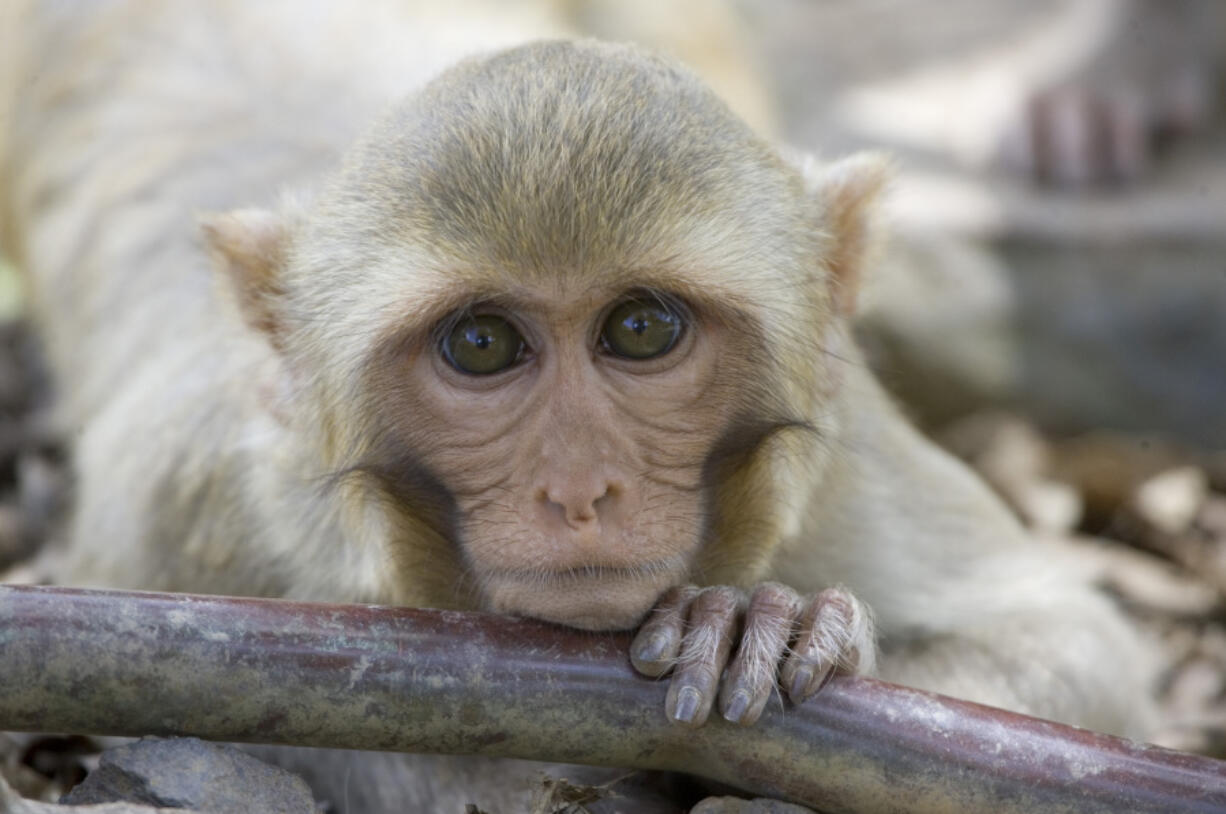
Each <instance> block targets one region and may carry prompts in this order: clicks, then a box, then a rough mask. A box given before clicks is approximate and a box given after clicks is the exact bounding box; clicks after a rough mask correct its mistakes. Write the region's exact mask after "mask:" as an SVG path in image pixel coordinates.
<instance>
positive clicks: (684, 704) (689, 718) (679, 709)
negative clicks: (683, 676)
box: [672, 687, 703, 724]
mask: <svg viewBox="0 0 1226 814" xmlns="http://www.w3.org/2000/svg"><path fill="white" fill-rule="evenodd" d="M702 701H703V699H702V693H701V692H699V690H698V688H697V687H682V688H681V689H680V690H678V692H677V701H676V703H675V704H674V706H673V715H672V717H673V720H674V721H677V722H678V723H682V724H689V723H694V719H695V716H697V715H698V710H699V708H701V707H702Z"/></svg>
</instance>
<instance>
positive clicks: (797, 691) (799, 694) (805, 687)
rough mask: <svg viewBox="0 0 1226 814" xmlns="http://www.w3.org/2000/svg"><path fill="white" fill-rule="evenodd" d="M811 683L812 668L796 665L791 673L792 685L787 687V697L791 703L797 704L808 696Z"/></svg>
mask: <svg viewBox="0 0 1226 814" xmlns="http://www.w3.org/2000/svg"><path fill="white" fill-rule="evenodd" d="M812 684H813V668H812V667H797V668H796V672H795V673H794V674H793V675H792V685H791V686H790V687H789V688H788V697H789V698H791V699H792V703H793V704H799V703H800V702H801V701H803V700H805V698H807V697H808V696H809V687H810V686H811V685H812Z"/></svg>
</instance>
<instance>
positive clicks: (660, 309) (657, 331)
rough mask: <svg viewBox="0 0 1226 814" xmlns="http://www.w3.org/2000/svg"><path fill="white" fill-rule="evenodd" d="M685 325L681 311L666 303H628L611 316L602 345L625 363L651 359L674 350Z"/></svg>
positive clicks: (650, 300)
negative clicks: (625, 360)
mask: <svg viewBox="0 0 1226 814" xmlns="http://www.w3.org/2000/svg"><path fill="white" fill-rule="evenodd" d="M648 296H649V297H650V296H651V295H648ZM684 324H685V323H684V320H683V319H682V317H681V313H680V310H679V309H678V308H675V307H673V306H671V305H670V304H669V303H667V302H666V301H664V300H663V299H660V298H652V299H647V298H633V299H628V300H626V301H625V302H623V303H620V304H618V305H617V306H616V307H614V308H613V310H612V311H611V312H610V313H609V316H608V318H607V319H606V320H605V323H604V328H603V329H601V333H600V341H601V343H602V344H603V345H604V347H605V349H606V350H608V351H609V352H610V353H613V354H614V355H616V356H621V357H622V358H624V359H652V358H654V357H656V356H663V355H664V354H666V353H668V352H669V351H670V350H672V349H673V346H674V345H676V344H677V340H678V339H679V338H680V337H681V330H682V328H683V327H684Z"/></svg>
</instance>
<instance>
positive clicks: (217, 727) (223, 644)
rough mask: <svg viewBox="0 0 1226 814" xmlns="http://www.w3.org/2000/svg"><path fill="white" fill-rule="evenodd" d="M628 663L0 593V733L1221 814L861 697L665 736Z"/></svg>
mask: <svg viewBox="0 0 1226 814" xmlns="http://www.w3.org/2000/svg"><path fill="white" fill-rule="evenodd" d="M628 643H629V640H628V637H627V636H626V635H624V634H594V633H587V632H582V631H576V630H569V629H566V628H561V627H555V626H551V625H548V624H544V623H540V622H533V621H525V620H516V619H508V618H503V617H497V616H491V615H486V614H477V613H459V612H454V611H433V610H421V609H415V608H399V607H375V606H366V605H327V604H315V603H301V602H288V601H281V600H263V599H233V598H225V597H215V596H193V595H178V594H152V593H124V592H110V591H87V590H78V589H69V588H40V587H30V586H0V729H9V730H25V731H60V732H75V733H92V734H108V735H144V734H157V735H196V736H199V737H203V738H209V739H212V740H222V741H247V742H253V743H280V744H291V745H298V746H329V747H341V748H352V749H381V750H392V751H405V752H441V753H452V754H482V755H500V756H507V757H519V758H533V759H538V760H548V761H562V762H571V763H588V764H596V765H611V766H624V767H634V768H643V769H668V770H676V771H683V772H690V773H692V774H696V775H701V776H705V777H708V778H711V779H714V780H719V781H722V782H724V783H727V784H730V785H733V786H736V787H739V788H742V789H745V790H746V791H749V792H752V793H754V794H760V795H765V796H770V797H778V798H782V799H787V800H792V801H794V802H798V803H802V804H805V805H809V806H812V807H815V808H819V809H821V810H823V811H829V812H857V814H871V813H872V812H908V813H914V814H920V813H921V812H949V811H992V812H994V814H1012V812H1018V814H1021V813H1022V812H1026V813H1027V814H1029V812H1034V811H1045V812H1070V814H1071V812H1078V813H1079V814H1087V813H1092V812H1111V814H1119V812H1185V811H1186V812H1206V814H1207V813H1208V812H1221V811H1226V762H1222V761H1216V760H1212V759H1210V758H1205V757H1199V756H1195V755H1190V754H1182V753H1178V752H1173V751H1169V750H1166V749H1161V748H1158V747H1155V746H1147V745H1142V744H1137V743H1132V742H1128V741H1124V740H1121V739H1118V738H1113V737H1110V736H1107V735H1100V734H1096V733H1093V732H1088V731H1085V730H1080V729H1074V728H1071V727H1067V726H1062V725H1059V724H1055V723H1050V722H1047V721H1042V720H1038V719H1035V718H1029V717H1026V716H1022V715H1016V714H1013V713H1009V712H1004V711H1002V710H997V709H992V708H989V707H984V706H980V705H977V704H972V703H968V702H965V701H958V700H954V699H952V698H946V697H943V696H939V695H934V694H932V693H926V692H919V691H916V690H911V689H907V688H904V687H898V686H894V685H890V684H886V683H884V682H880V681H874V680H871V679H862V678H838V679H835V680H834V681H832V682H831V683H830V684H829V685H828V686H827V687H825V688H824V689H823V690H822V691H821V692H820V693H819V694H818V696H817V697H816V698H814V699H812V700H811V701H810V702H808V703H806V704H805V705H804V706H803V707H801V708H792V707H787V708H783V707H780V706H778V705H775V706H773V708H770V709H768V710H767V712H766V713H765V715H764V716H763V718H762V720H760V721H759V722H758V723H757V724H756V725H755V726H752V727H748V728H741V727H738V726H734V725H732V724H728V723H726V722H725V721H722V720H712V721H710V722H708V723H707V725H706V726H704V727H702V728H701V729H698V730H689V729H683V728H680V727H678V726H676V725H673V724H670V723H669V722H668V721H667V720H666V718H665V716H664V711H663V710H664V694H665V690H666V685H665V683H664V682H660V681H653V680H651V679H647V678H643V677H641V676H639V675H637V674H636V673H635V672H634V671H633V669H632V668H631V667H630V665H629V663H628V660H627V657H626V653H627V649H628Z"/></svg>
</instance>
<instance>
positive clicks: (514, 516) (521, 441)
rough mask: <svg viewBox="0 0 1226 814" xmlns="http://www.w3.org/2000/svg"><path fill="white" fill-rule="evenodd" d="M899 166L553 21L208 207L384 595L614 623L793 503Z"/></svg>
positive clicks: (295, 416)
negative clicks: (263, 194) (796, 127)
mask: <svg viewBox="0 0 1226 814" xmlns="http://www.w3.org/2000/svg"><path fill="white" fill-rule="evenodd" d="M883 177H884V171H883V167H882V163H881V162H880V161H879V160H876V159H872V158H852V159H849V160H847V161H845V162H842V163H840V164H836V165H833V166H825V167H823V166H819V165H817V164H816V163H815V162H809V163H808V165H805V164H804V162H799V161H796V160H792V159H790V158H789V157H785V156H784V155H783V154H781V153H780V152H779V151H778V150H777V149H775V148H773V147H772V146H771V145H769V144H768V143H767V142H766V141H764V140H763V139H761V138H760V137H758V136H757V135H755V134H754V133H753V132H752V131H751V130H750V128H749V127H748V126H747V125H745V124H744V123H742V122H741V121H739V120H738V119H737V118H736V117H735V116H734V115H733V114H732V113H731V112H729V110H728V109H727V108H726V107H725V106H724V104H723V103H722V102H720V101H719V100H718V99H717V98H716V97H715V96H714V94H713V93H712V92H711V91H709V90H708V89H707V88H706V87H704V86H703V85H702V83H701V82H700V81H699V80H697V79H696V78H695V77H694V76H693V75H691V74H690V73H688V72H687V71H685V70H684V69H682V68H680V67H678V66H676V65H674V64H672V63H670V62H668V61H666V60H663V59H659V58H656V57H653V56H649V55H647V54H645V53H644V52H642V51H640V50H638V49H636V48H633V47H629V46H618V45H608V44H603V43H596V42H542V43H535V44H530V45H527V46H523V47H520V48H516V49H512V50H509V51H505V52H501V53H497V54H494V55H492V56H487V57H483V58H477V59H473V60H470V61H467V62H464V63H461V64H460V65H458V66H456V67H455V68H453V69H451V70H450V71H448V72H446V73H444V74H443V75H441V76H440V77H439V78H437V79H436V80H434V81H433V82H432V83H430V84H429V85H427V86H426V87H424V88H423V89H422V90H421V91H420V92H418V93H417V94H415V95H413V96H412V97H410V98H409V99H407V100H406V101H404V102H403V103H401V104H400V105H398V106H396V107H394V108H393V109H392V110H391V111H390V112H389V114H388V115H387V116H386V117H385V118H384V119H383V120H382V121H381V122H380V123H379V124H378V126H376V127H375V128H374V130H373V131H372V132H371V133H370V134H369V135H368V136H366V137H365V138H364V139H363V140H362V141H360V142H359V143H358V144H357V145H356V146H355V147H354V149H353V150H352V151H351V152H350V154H349V155H348V156H347V157H346V159H345V161H344V162H343V165H342V167H341V168H340V169H339V171H338V172H337V173H336V175H335V176H334V177H333V178H331V179H330V180H329V181H328V182H327V183H326V184H325V185H324V186H323V187H322V188H321V189H320V190H319V191H318V193H317V194H316V195H314V196H313V197H312V198H311V200H310V201H309V202H307V203H304V204H300V205H292V206H287V207H285V208H284V211H282V212H280V213H269V212H262V211H241V212H237V213H233V214H231V215H226V216H219V217H215V218H212V219H210V220H209V221H208V222H207V223H206V227H205V231H206V234H207V236H208V238H209V240H210V242H211V245H212V247H213V249H214V254H215V256H216V257H217V258H219V265H220V266H221V267H222V268H223V269H224V271H225V272H226V273H225V274H224V275H223V276H224V278H225V279H226V280H227V281H228V283H229V284H230V288H231V290H232V291H233V292H235V295H236V299H237V301H238V303H239V306H240V310H241V313H242V315H243V316H244V318H245V322H246V325H247V327H248V329H252V330H255V331H257V332H258V333H260V334H261V335H263V336H264V337H265V338H266V339H267V342H268V346H269V348H270V349H271V352H272V354H273V355H275V357H276V359H277V360H278V370H279V371H280V373H279V375H280V376H282V377H283V379H284V382H283V383H282V384H281V385H279V386H278V388H277V392H281V393H284V397H283V398H281V399H280V400H279V401H278V404H277V406H276V408H275V409H276V412H277V414H278V416H280V417H281V421H282V424H283V425H284V428H285V432H288V433H295V434H299V435H305V436H308V439H309V444H310V445H311V448H312V449H314V450H315V451H316V453H317V455H318V465H319V472H320V473H331V474H335V475H337V477H336V478H335V479H333V480H332V481H330V482H331V483H332V484H333V487H334V488H335V489H336V490H337V491H338V492H339V493H342V494H343V498H342V500H341V502H342V503H343V504H344V506H345V509H344V512H345V516H346V517H347V521H346V522H347V523H348V524H349V525H348V527H349V528H351V529H352V537H353V539H352V540H344V541H341V540H338V541H337V545H375V546H379V547H381V550H382V551H383V553H384V555H385V558H384V561H385V562H386V570H385V573H384V574H383V575H382V577H381V579H382V580H383V584H384V586H385V588H384V589H383V590H382V591H381V593H380V596H379V598H381V599H385V600H388V601H398V602H406V603H414V604H431V605H435V606H444V607H446V606H452V607H474V606H475V607H482V608H486V609H491V610H497V611H504V612H510V613H516V614H523V615H528V616H533V617H537V618H541V619H547V620H552V621H556V622H561V623H565V624H568V625H572V626H577V627H584V628H592V629H617V628H628V627H631V626H634V625H635V624H637V623H638V622H639V621H640V620H641V619H642V618H643V616H644V615H645V614H646V612H647V611H648V610H650V609H651V607H652V606H653V604H654V603H655V602H656V600H657V599H658V598H659V597H660V595H661V594H662V593H663V592H664V591H665V590H666V589H668V588H669V587H671V586H674V585H678V584H681V583H684V582H699V583H708V584H709V583H712V582H717V581H718V582H727V583H732V584H739V585H748V584H751V583H753V582H754V581H756V580H757V579H758V577H759V576H760V572H761V570H762V568H763V567H764V564H765V563H766V562H767V561H768V558H769V556H770V553H771V550H772V548H773V547H774V546H775V545H776V544H777V542H778V541H779V540H780V539H781V538H782V537H784V536H786V535H787V534H788V533H789V532H790V531H793V530H794V527H795V525H796V523H797V519H796V515H797V514H798V512H799V506H800V505H801V504H802V503H803V498H804V495H805V494H807V491H808V490H811V489H812V488H814V480H815V477H816V475H815V472H816V471H817V469H818V466H817V462H818V461H819V460H820V458H821V456H822V455H823V454H824V452H823V449H822V436H823V422H824V421H826V420H829V417H828V416H826V415H825V413H824V411H823V405H824V404H825V403H826V400H827V399H828V397H829V394H830V391H831V389H832V388H834V387H837V369H836V368H837V347H836V346H837V343H838V342H839V341H840V340H841V337H842V336H843V335H844V334H845V331H846V319H845V317H846V314H847V312H848V311H849V310H850V303H851V301H852V299H854V290H855V283H856V277H857V275H858V273H859V267H860V265H861V263H862V257H863V254H864V252H865V246H866V245H867V243H868V242H869V238H868V223H867V222H868V218H867V216H866V213H867V210H868V208H869V203H870V201H871V199H872V198H873V197H874V196H875V194H876V192H877V190H878V189H879V187H880V186H881V184H882V180H883Z"/></svg>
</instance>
